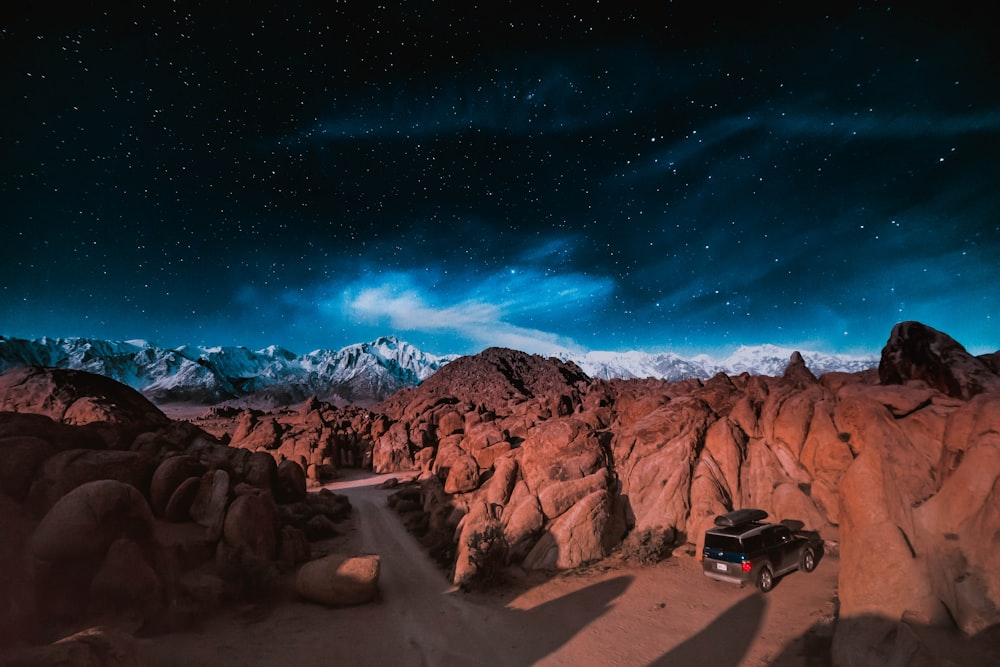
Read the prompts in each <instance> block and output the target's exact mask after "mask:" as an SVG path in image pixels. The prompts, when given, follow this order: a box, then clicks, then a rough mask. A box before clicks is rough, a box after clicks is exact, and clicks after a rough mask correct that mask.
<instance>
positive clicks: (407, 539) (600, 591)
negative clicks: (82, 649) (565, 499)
mask: <svg viewBox="0 0 1000 667" xmlns="http://www.w3.org/2000/svg"><path fill="white" fill-rule="evenodd" d="M385 477H387V476H381V477H379V476H361V475H357V474H355V475H353V476H349V477H345V478H343V479H341V480H338V481H337V482H335V483H333V484H329V485H328V487H329V488H331V489H333V490H334V491H336V492H337V493H342V494H345V495H347V496H349V497H350V500H351V504H352V505H353V507H354V512H353V515H352V518H351V519H350V520H349V521H347V522H344V523H343V524H340V525H341V528H342V530H343V534H342V535H341V536H340V537H338V538H335V539H334V540H332V541H330V542H328V543H324V545H323V548H322V550H324V551H334V550H335V551H338V552H343V553H351V554H360V553H377V554H380V555H381V556H382V571H381V577H380V580H379V590H380V594H381V599H380V600H378V601H376V602H373V603H370V604H366V605H362V606H358V607H349V608H327V607H323V606H320V605H316V604H312V603H308V602H305V601H302V600H301V599H298V598H297V596H296V594H295V593H294V586H293V580H292V578H291V576H289V577H288V580H287V582H285V583H286V584H287V585H286V586H285V590H287V591H288V592H287V593H286V594H284V595H283V596H282V597H281V599H279V600H277V601H271V602H269V603H266V604H257V605H244V606H241V607H239V608H235V609H224V610H220V611H218V612H215V613H213V614H212V615H211V616H209V617H208V618H206V619H205V620H204V623H203V624H202V625H201V627H200V628H199V629H198V630H197V631H191V632H182V633H173V634H168V635H162V636H159V637H154V638H149V639H143V640H141V649H142V651H143V653H144V658H145V660H146V662H147V663H148V664H150V665H153V666H156V667H175V666H176V667H180V666H182V665H184V666H188V665H213V666H215V667H225V666H229V665H232V666H239V667H249V666H251V665H296V666H297V667H307V666H310V665H399V666H407V665H428V666H438V665H573V666H576V665H592V664H594V665H596V664H600V665H629V666H633V665H693V664H705V665H712V666H713V667H727V666H733V667H735V666H736V665H773V664H778V665H810V666H812V665H824V664H828V650H829V634H830V629H831V627H832V622H833V617H834V614H835V604H836V602H835V599H836V585H837V570H838V563H837V559H836V558H834V557H830V556H827V557H825V558H823V559H822V560H821V562H820V563H819V566H818V567H817V569H816V571H815V572H813V573H811V574H805V573H802V572H794V573H792V574H790V575H788V576H786V577H784V578H783V579H781V580H780V581H779V582H778V585H777V586H776V587H775V588H774V590H773V591H771V592H770V593H768V594H767V595H761V594H759V593H757V592H756V591H755V590H753V589H752V588H749V587H748V588H745V589H741V588H739V587H738V586H734V585H731V584H725V583H721V582H716V581H713V580H710V579H708V578H706V577H705V576H703V575H702V573H701V563H700V562H698V561H697V560H696V559H695V558H694V557H693V555H691V554H689V553H686V552H685V551H684V550H683V549H681V550H678V551H677V552H675V554H674V555H673V556H671V557H670V558H668V559H666V560H664V561H662V562H660V563H658V564H656V565H653V566H648V567H634V566H632V565H630V564H628V563H625V562H623V561H622V560H621V559H620V557H618V556H614V555H613V556H611V557H609V558H607V559H605V560H603V561H601V562H598V563H595V564H592V565H590V566H587V567H585V568H582V569H580V570H576V571H572V572H564V573H559V574H554V575H545V576H543V575H541V574H538V573H531V574H524V573H521V574H519V575H514V576H512V577H511V579H510V580H509V581H508V582H507V583H505V584H504V585H503V586H501V587H500V588H498V589H496V590H493V591H491V592H488V593H467V592H463V591H457V590H455V589H454V588H453V587H452V586H451V584H450V583H449V581H448V580H447V578H446V576H445V574H444V573H443V572H442V571H441V570H440V569H439V568H438V567H437V566H436V565H434V564H433V563H432V562H431V560H430V559H429V558H428V557H427V555H426V554H425V552H424V550H423V549H422V547H421V546H420V545H419V543H418V542H417V541H416V540H415V539H414V538H413V537H412V536H411V535H410V534H409V533H408V532H407V531H406V530H405V528H404V527H403V525H402V523H401V522H400V520H399V519H398V517H397V516H396V514H395V513H394V512H393V511H392V510H391V509H389V508H388V507H387V505H386V497H387V496H388V495H389V493H391V492H390V491H386V490H383V489H378V488H376V485H377V484H378V483H379V482H381V481H382V480H383V479H384V478H385ZM314 555H315V554H314Z"/></svg>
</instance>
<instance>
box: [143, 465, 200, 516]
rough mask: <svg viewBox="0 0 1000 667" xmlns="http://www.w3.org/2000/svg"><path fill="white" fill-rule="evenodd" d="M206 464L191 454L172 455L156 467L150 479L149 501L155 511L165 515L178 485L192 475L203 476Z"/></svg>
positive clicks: (159, 514)
mask: <svg viewBox="0 0 1000 667" xmlns="http://www.w3.org/2000/svg"><path fill="white" fill-rule="evenodd" d="M204 473H205V466H204V465H203V464H202V463H201V462H200V461H199V460H198V459H196V458H195V457H193V456H190V455H181V456H172V457H170V458H168V459H165V460H164V461H163V463H161V464H160V465H159V466H157V468H156V472H154V473H153V478H152V480H151V481H150V488H149V502H150V505H151V506H152V509H153V512H154V513H155V514H157V515H158V516H163V515H164V514H165V513H166V511H167V504H168V503H169V502H170V498H171V496H173V495H174V492H175V491H177V487H179V486H180V485H181V484H183V483H184V482H185V481H186V480H188V479H190V478H192V477H201V476H202V475H203V474H204Z"/></svg>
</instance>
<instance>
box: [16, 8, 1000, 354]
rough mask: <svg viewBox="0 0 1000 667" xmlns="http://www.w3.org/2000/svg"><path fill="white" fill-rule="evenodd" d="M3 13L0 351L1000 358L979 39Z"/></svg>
mask: <svg viewBox="0 0 1000 667" xmlns="http://www.w3.org/2000/svg"><path fill="white" fill-rule="evenodd" d="M12 4H15V3H7V4H6V5H5V7H4V8H3V9H0V82H2V91H3V96H2V98H0V196H2V200H0V203H2V213H0V216H2V218H0V224H2V227H0V230H2V237H3V240H4V242H3V243H2V244H0V334H3V335H7V336H17V337H25V338H35V337H40V336H88V337H99V338H109V339H115V340H125V339H134V338H143V339H147V340H150V341H153V342H156V343H158V344H161V345H166V346H178V345H182V344H194V345H246V346H248V347H251V348H261V347H264V346H266V345H270V344H279V345H282V346H284V347H287V348H289V349H291V350H293V351H295V352H298V353H305V352H308V351H310V350H313V349H316V348H330V349H336V348H339V347H342V346H345V345H349V344H353V343H357V342H363V341H369V340H373V339H375V338H376V337H378V336H381V335H386V334H396V335H398V336H399V337H401V338H403V339H404V340H407V341H409V342H410V343H413V344H415V345H417V346H418V347H421V348H422V349H424V350H425V351H428V352H432V353H436V354H445V353H473V352H477V351H479V350H481V349H483V348H485V347H487V346H490V345H502V346H506V347H513V348H517V349H521V350H525V351H529V352H541V353H546V352H551V351H553V350H554V349H557V348H561V349H569V350H591V349H595V350H628V349H641V350H647V351H675V352H679V353H688V354H690V353H699V352H705V353H710V354H717V353H724V352H726V351H730V350H732V349H733V348H735V347H736V346H738V345H740V344H750V345H753V344H760V343H775V344H779V345H785V346H793V347H798V348H799V349H809V350H821V351H826V352H843V353H876V354H877V353H878V351H879V350H880V349H881V347H882V346H883V345H884V344H885V341H886V339H887V337H888V335H889V331H890V329H891V327H892V325H893V324H895V323H896V322H898V321H901V320H911V319H912V320H920V321H922V322H924V323H926V324H929V325H930V326H933V327H935V328H938V329H940V330H943V331H945V332H947V333H949V334H951V335H952V336H953V337H954V338H956V339H957V340H958V341H959V342H961V343H963V344H965V345H966V346H967V347H968V348H969V349H970V350H972V351H974V352H977V353H978V352H986V351H993V350H996V349H997V348H1000V327H998V324H1000V289H998V285H1000V167H998V166H997V164H998V163H997V160H998V158H1000V58H998V55H1000V47H998V46H997V44H998V41H997V39H996V31H995V24H994V23H993V22H992V21H990V20H988V19H987V18H986V16H984V15H982V14H978V13H976V12H978V11H982V10H971V9H970V10H964V11H963V10H961V9H960V8H959V9H956V7H960V6H961V5H954V4H952V5H951V7H950V8H948V7H945V6H944V5H947V4H948V3H934V4H933V5H931V4H929V3H914V2H906V3H886V2H877V3H876V2H861V3H857V2H856V3H851V4H847V3H828V2H823V3H814V2H788V3H783V4H779V3H758V2H739V3H712V2H645V3H626V2H611V1H610V0H606V1H605V2H600V3H596V2H595V3H590V2H563V3H547V2H539V3H526V2H516V3H514V2H505V3H478V6H477V4H476V3H467V2H455V3H445V2H405V1H404V2H399V3H387V4H378V3H377V2H374V1H372V2H368V1H361V0H357V1H351V2H343V1H337V2H335V1H333V0H330V1H329V2H322V3H315V4H310V3H303V4H301V5H300V4H299V3H291V2H274V3H262V2H247V1H241V2H221V1H218V2H217V1H212V2H208V1H205V2H166V1H163V2H160V1H156V0H151V1H148V2H145V3H139V2H128V3H125V2H110V3H108V2H103V3H96V2H76V3H72V4H69V3H59V2H56V3H16V4H17V5H23V6H21V7H20V8H16V9H15V8H13V7H11V6H9V5H12ZM29 4H30V6H27V5H29ZM630 4H638V6H639V7H640V9H635V8H634V7H631V8H630V7H628V6H627V5H630ZM921 4H926V5H927V6H926V7H924V8H918V7H919V6H920V5H921ZM143 5H144V6H143Z"/></svg>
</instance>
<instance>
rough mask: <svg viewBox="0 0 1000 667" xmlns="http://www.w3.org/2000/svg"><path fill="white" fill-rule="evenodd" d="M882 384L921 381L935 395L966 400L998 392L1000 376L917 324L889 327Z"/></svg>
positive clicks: (955, 344) (951, 340)
mask: <svg viewBox="0 0 1000 667" xmlns="http://www.w3.org/2000/svg"><path fill="white" fill-rule="evenodd" d="M878 373H879V379H880V380H881V382H882V384H886V385H890V384H903V383H905V382H907V381H908V380H923V381H924V382H926V383H927V384H928V385H930V386H931V387H933V388H935V389H937V390H938V391H940V392H942V393H944V394H947V395H948V396H952V397H955V398H963V399H969V398H971V397H973V396H975V395H976V394H979V393H982V392H984V391H990V392H998V391H1000V376H998V375H997V373H996V371H994V370H993V368H992V367H991V366H990V365H989V364H987V363H986V362H985V361H983V360H982V359H978V358H977V357H974V356H972V355H971V354H969V353H968V351H966V349H965V348H964V347H962V345H961V344H960V343H958V342H957V341H956V340H955V339H954V338H952V337H951V336H949V335H948V334H945V333H942V332H940V331H937V330H936V329H933V328H931V327H929V326H927V325H925V324H921V323H919V322H900V323H899V324H897V325H896V326H894V327H893V329H892V333H891V334H890V335H889V340H888V342H887V343H886V344H885V347H884V348H883V349H882V359H881V361H880V362H879V367H878Z"/></svg>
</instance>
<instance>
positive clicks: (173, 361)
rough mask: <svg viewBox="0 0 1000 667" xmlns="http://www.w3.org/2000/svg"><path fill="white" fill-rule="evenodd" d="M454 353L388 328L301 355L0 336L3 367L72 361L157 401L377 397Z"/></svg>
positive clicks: (416, 378) (70, 364)
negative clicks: (429, 350)
mask: <svg viewBox="0 0 1000 667" xmlns="http://www.w3.org/2000/svg"><path fill="white" fill-rule="evenodd" d="M454 358H455V357H454V356H443V357H437V356H434V355H430V354H426V353H424V352H421V351H420V350H418V349H417V348H415V347H413V346H412V345H410V344H408V343H406V342H403V341H400V340H399V339H397V338H395V337H392V336H389V337H384V338H379V339H378V340H376V341H373V342H371V343H360V344H357V345H350V346H348V347H345V348H343V349H341V350H315V351H313V352H310V353H308V354H304V355H301V356H299V355H296V354H295V353H293V352H290V351H288V350H286V349H284V348H282V347H278V346H271V347H267V348H265V349H263V350H257V351H253V350H250V349H248V348H245V347H210V348H202V347H191V346H184V347H179V348H176V349H168V348H162V347H158V346H156V345H154V344H151V343H149V342H147V341H141V340H131V341H105V340H93V339H87V338H39V339H36V340H24V339H19V338H7V337H4V336H0V372H2V371H4V370H7V369H8V368H11V367H14V366H22V365H39V366H55V367H59V368H73V369H77V370H84V371H89V372H91V373H97V374H100V375H104V376H107V377H110V378H112V379H114V380H117V381H118V382H121V383H123V384H127V385H129V386H130V387H133V388H134V389H137V390H139V391H141V392H142V393H143V394H145V395H146V396H147V397H148V398H150V399H151V400H153V401H156V402H160V403H170V402H180V401H190V402H194V403H204V404H212V403H218V402H221V401H225V400H230V399H237V398H242V397H246V396H254V397H255V399H256V402H257V403H261V402H263V403H270V404H272V405H279V404H289V403H294V402H297V401H301V400H304V399H305V398H308V397H309V396H318V397H319V398H321V399H324V400H332V399H336V398H340V399H342V400H347V401H355V402H365V401H377V400H379V399H382V398H385V397H386V396H388V395H389V394H391V393H393V392H395V391H397V390H399V389H402V388H403V387H412V386H415V385H417V384H419V383H420V382H421V381H422V380H424V379H426V378H427V377H429V376H430V375H431V374H432V373H434V372H435V371H436V370H438V369H439V368H440V367H441V366H443V365H444V364H446V363H448V362H449V361H451V360H452V359H454Z"/></svg>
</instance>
